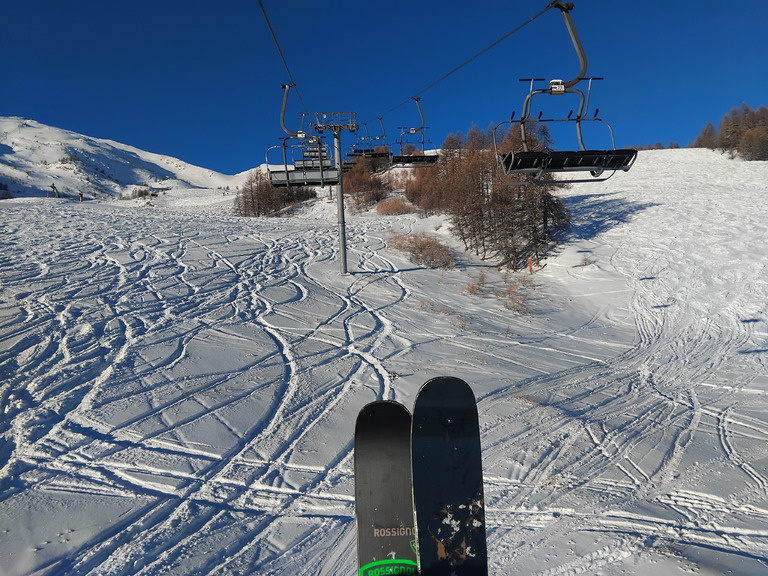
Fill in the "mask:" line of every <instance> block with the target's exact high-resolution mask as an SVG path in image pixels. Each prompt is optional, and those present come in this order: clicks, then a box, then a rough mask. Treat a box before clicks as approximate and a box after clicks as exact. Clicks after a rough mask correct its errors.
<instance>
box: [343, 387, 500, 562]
mask: <svg viewBox="0 0 768 576" xmlns="http://www.w3.org/2000/svg"><path fill="white" fill-rule="evenodd" d="M355 513H356V516H357V554H358V567H359V576H388V575H415V574H420V575H421V576H443V575H445V576H454V575H455V576H475V575H482V576H486V575H487V574H488V559H487V553H486V545H485V508H484V505H483V469H482V458H481V451H480V427H479V425H478V420H477V404H476V401H475V396H474V394H473V393H472V389H471V388H470V387H469V385H468V384H467V383H466V382H464V381H463V380H460V379H459V378H453V377H440V378H433V379H432V380H429V381H428V382H427V383H426V384H424V386H422V388H421V390H420V391H419V394H418V396H417V398H416V403H415V405H414V408H413V415H411V413H410V412H408V409H407V408H406V407H405V406H403V405H402V404H399V403H397V402H393V401H386V400H382V401H377V402H372V403H371V404H368V405H367V406H365V407H364V408H363V409H362V410H361V411H360V414H359V415H358V417H357V423H356V426H355ZM414 517H415V519H414Z"/></svg>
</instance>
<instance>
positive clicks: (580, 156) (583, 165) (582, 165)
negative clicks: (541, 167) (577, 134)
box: [545, 150, 608, 173]
mask: <svg viewBox="0 0 768 576" xmlns="http://www.w3.org/2000/svg"><path fill="white" fill-rule="evenodd" d="M607 154H608V153H607V152H606V151H605V150H577V151H575V152H573V151H565V150H557V151H552V152H550V153H549V162H548V164H547V167H546V170H545V171H546V172H597V173H600V172H602V171H603V170H604V169H605V163H606V159H607Z"/></svg>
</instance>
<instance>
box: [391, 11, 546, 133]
mask: <svg viewBox="0 0 768 576" xmlns="http://www.w3.org/2000/svg"><path fill="white" fill-rule="evenodd" d="M558 4H560V0H553V1H552V2H550V3H549V4H547V7H546V8H544V10H542V11H541V12H539V13H538V14H536V15H535V16H532V17H531V18H529V19H528V20H526V21H525V22H523V23H522V24H520V25H519V26H517V27H516V28H514V29H513V30H510V31H509V32H507V33H506V34H504V36H502V37H501V38H499V39H498V40H496V41H495V42H494V43H492V44H490V45H488V46H486V47H485V48H483V49H482V50H481V51H480V52H478V53H477V54H475V55H474V56H472V57H471V58H470V59H469V60H467V61H465V62H464V63H462V64H459V65H458V66H457V67H456V68H454V69H453V70H451V71H450V72H448V73H447V74H445V75H444V76H442V77H441V78H439V79H437V80H435V81H434V82H432V84H430V85H429V86H427V87H426V88H424V89H423V90H421V91H420V92H417V93H416V94H415V95H414V96H411V97H410V98H408V99H407V100H405V101H403V102H401V103H400V104H398V105H397V106H395V107H394V108H392V109H391V110H388V111H387V112H385V113H384V114H382V115H381V116H380V117H379V118H382V117H384V116H386V115H388V114H390V113H392V112H394V111H395V110H397V109H398V108H400V107H402V106H405V105H406V104H407V103H408V102H410V101H411V100H413V99H414V98H418V97H419V96H421V95H422V94H424V93H425V92H426V91H427V90H430V89H432V88H434V87H435V86H437V85H438V84H439V83H440V82H442V81H443V80H445V79H446V78H448V77H449V76H451V75H452V74H454V73H456V72H458V71H459V70H461V69H462V68H464V66H466V65H467V64H469V63H470V62H472V61H473V60H475V59H477V58H478V57H480V56H482V55H483V54H485V53H486V52H488V50H490V49H491V48H493V47H494V46H496V45H497V44H499V43H500V42H503V41H504V40H506V39H507V38H509V37H510V36H512V35H513V34H514V33H516V32H518V31H519V30H520V29H522V28H524V27H525V26H527V25H528V24H530V23H531V22H533V21H534V20H536V19H537V18H538V17H539V16H541V15H543V14H544V13H545V12H547V11H548V10H549V9H550V8H554V7H555V6H557V5H558Z"/></svg>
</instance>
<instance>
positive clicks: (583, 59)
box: [554, 2, 587, 88]
mask: <svg viewBox="0 0 768 576" xmlns="http://www.w3.org/2000/svg"><path fill="white" fill-rule="evenodd" d="M554 7H555V8H559V9H560V12H561V13H562V15H563V20H564V21H565V27H566V28H567V29H568V34H570V36H571V41H572V42H573V47H574V48H575V49H576V54H577V55H578V57H579V65H580V66H579V73H578V75H577V76H576V78H574V79H573V80H569V81H568V82H564V83H563V85H564V86H565V88H571V87H572V86H575V85H576V84H578V83H579V82H581V80H582V79H583V78H584V76H585V75H586V73H587V55H586V54H585V53H584V47H583V46H582V45H581V40H579V35H578V34H577V33H576V27H575V26H574V24H573V20H572V19H571V10H573V2H566V3H562V2H557V3H555V4H554Z"/></svg>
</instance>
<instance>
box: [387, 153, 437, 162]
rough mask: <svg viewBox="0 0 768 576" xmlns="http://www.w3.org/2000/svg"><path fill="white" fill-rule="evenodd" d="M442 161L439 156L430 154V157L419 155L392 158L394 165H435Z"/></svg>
mask: <svg viewBox="0 0 768 576" xmlns="http://www.w3.org/2000/svg"><path fill="white" fill-rule="evenodd" d="M439 159H440V157H439V156H437V155H436V154H430V155H429V156H427V155H426V154H425V155H418V156H393V157H392V163H393V164H434V163H435V162H437V161H438V160H439Z"/></svg>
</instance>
